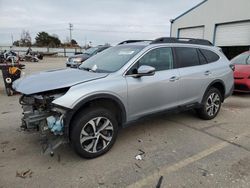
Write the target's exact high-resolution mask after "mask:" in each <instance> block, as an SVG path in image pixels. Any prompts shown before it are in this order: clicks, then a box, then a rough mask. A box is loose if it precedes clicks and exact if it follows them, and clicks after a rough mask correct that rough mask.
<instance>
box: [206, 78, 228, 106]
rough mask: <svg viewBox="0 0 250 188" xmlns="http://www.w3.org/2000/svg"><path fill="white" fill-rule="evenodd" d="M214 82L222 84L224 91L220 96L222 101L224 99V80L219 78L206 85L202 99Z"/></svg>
mask: <svg viewBox="0 0 250 188" xmlns="http://www.w3.org/2000/svg"><path fill="white" fill-rule="evenodd" d="M216 83H220V84H222V86H223V88H224V93H223V94H222V97H223V99H222V102H223V101H224V99H225V97H226V87H225V84H224V82H223V81H222V80H220V79H216V80H214V81H212V82H211V83H210V84H209V85H208V86H207V89H206V91H205V93H204V94H203V97H202V100H203V98H204V96H205V95H206V93H207V92H208V90H209V89H210V88H211V87H212V85H214V84H216Z"/></svg>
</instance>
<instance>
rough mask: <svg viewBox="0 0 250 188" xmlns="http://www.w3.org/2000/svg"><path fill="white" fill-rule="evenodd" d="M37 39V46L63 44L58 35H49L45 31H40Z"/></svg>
mask: <svg viewBox="0 0 250 188" xmlns="http://www.w3.org/2000/svg"><path fill="white" fill-rule="evenodd" d="M35 39H36V45H37V46H48V47H58V46H60V45H61V41H60V39H59V38H58V37H57V36H55V35H53V36H52V35H49V34H48V33H46V32H44V31H42V32H39V33H38V34H37V36H36V38H35Z"/></svg>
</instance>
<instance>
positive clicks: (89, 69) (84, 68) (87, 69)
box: [79, 67, 95, 72]
mask: <svg viewBox="0 0 250 188" xmlns="http://www.w3.org/2000/svg"><path fill="white" fill-rule="evenodd" d="M79 69H83V70H86V71H89V72H95V71H94V70H92V69H91V68H89V67H79Z"/></svg>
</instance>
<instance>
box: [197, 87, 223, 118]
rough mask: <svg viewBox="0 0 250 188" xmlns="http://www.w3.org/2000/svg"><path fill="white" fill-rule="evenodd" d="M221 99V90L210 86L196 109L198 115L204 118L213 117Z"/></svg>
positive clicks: (216, 112) (218, 109) (217, 110)
mask: <svg viewBox="0 0 250 188" xmlns="http://www.w3.org/2000/svg"><path fill="white" fill-rule="evenodd" d="M221 101H222V95H221V92H220V91H219V90H218V89H217V88H214V87H212V88H210V89H209V90H208V91H207V92H206V93H205V95H204V97H203V99H202V104H201V108H199V109H196V112H197V114H198V116H199V117H200V118H201V119H204V120H211V119H213V118H215V117H216V116H217V114H218V113H219V111H220V108H221Z"/></svg>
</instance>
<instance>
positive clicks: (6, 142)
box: [1, 141, 10, 145]
mask: <svg viewBox="0 0 250 188" xmlns="http://www.w3.org/2000/svg"><path fill="white" fill-rule="evenodd" d="M9 143H10V142H9V141H3V142H1V144H2V145H7V144H9Z"/></svg>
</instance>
